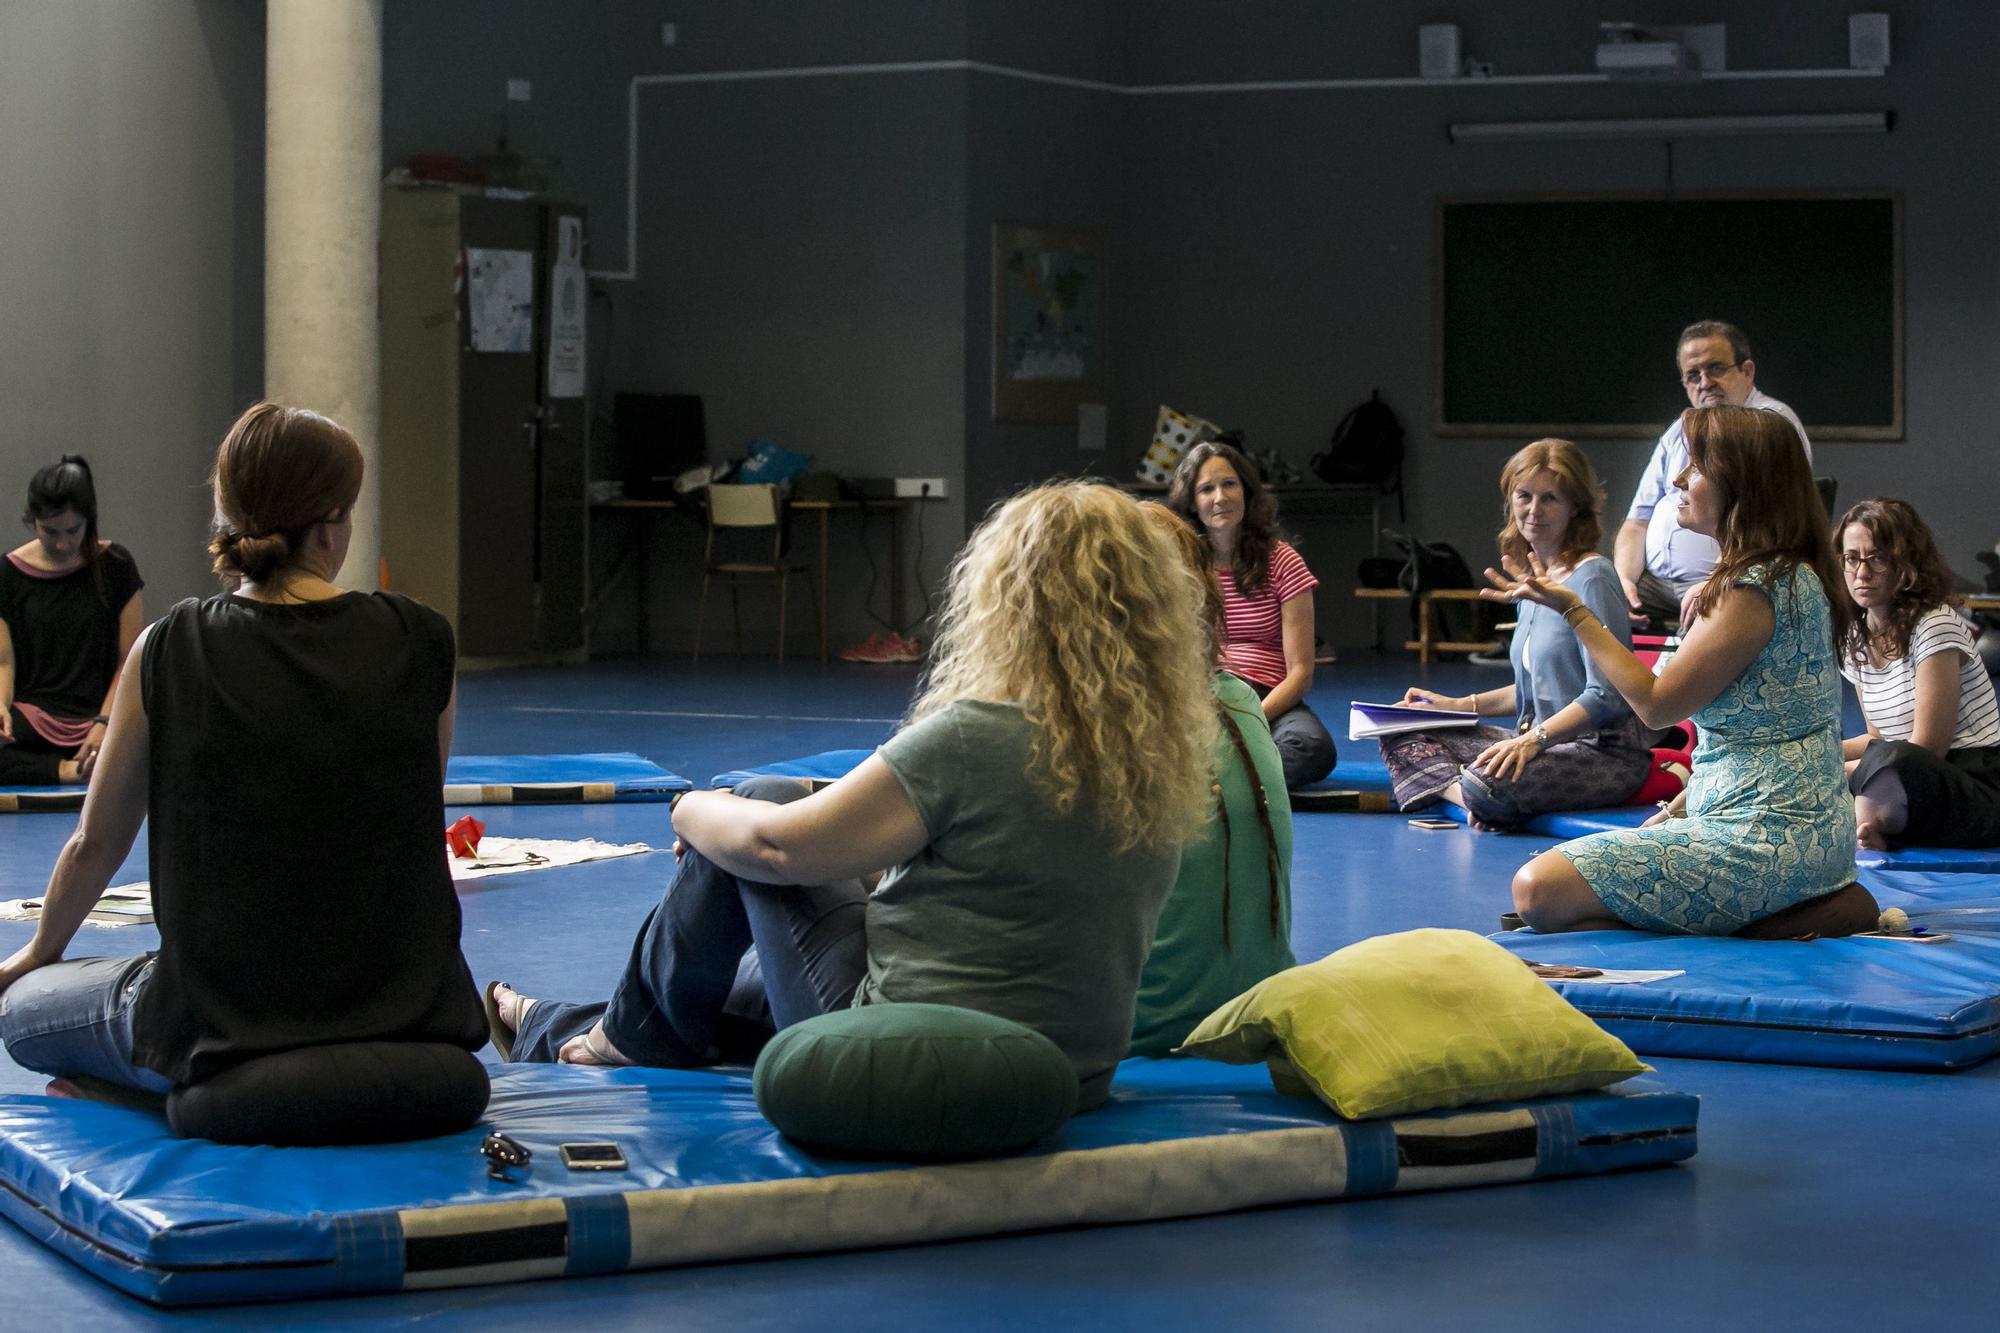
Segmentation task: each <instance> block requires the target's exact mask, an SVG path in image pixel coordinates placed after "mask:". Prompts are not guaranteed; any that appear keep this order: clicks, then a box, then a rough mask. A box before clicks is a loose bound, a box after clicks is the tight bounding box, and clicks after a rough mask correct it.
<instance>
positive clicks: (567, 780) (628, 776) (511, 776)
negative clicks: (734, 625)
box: [0, 750, 868, 815]
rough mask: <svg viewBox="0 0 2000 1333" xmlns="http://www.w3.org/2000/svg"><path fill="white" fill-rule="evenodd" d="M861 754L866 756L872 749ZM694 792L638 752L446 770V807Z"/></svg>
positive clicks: (31, 797) (33, 802) (66, 790)
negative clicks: (637, 753) (641, 756)
mask: <svg viewBox="0 0 2000 1333" xmlns="http://www.w3.org/2000/svg"><path fill="white" fill-rule="evenodd" d="M837 753H847V752H846V751H838V752H837ZM857 753H859V754H861V755H862V756H863V757H864V758H865V757H866V756H867V754H868V751H866V750H863V751H858V752H857ZM855 762H856V763H859V762H860V760H858V759H857V760H856V761H855ZM850 767H851V765H850ZM835 776H838V775H837V774H836V775H835ZM693 789H694V784H693V783H692V782H689V781H688V780H687V779H686V778H684V777H681V776H680V775H679V774H677V773H669V772H668V771H667V770H666V769H664V768H661V767H660V766H659V765H658V764H656V763H654V762H653V761H652V760H650V759H642V758H640V757H639V756H638V755H636V754H626V753H612V754H455V755H453V756H452V757H451V762H450V763H449V764H448V765H447V766H446V768H445V777H444V803H445V804H446V805H527V804H531V803H539V804H543V805H577V804H582V803H585V802H595V801H671V800H673V799H674V797H676V796H678V795H680V794H681V793H682V792H684V791H692V790H693ZM83 793H84V789H83V788H82V787H0V814H5V815H11V814H31V813H35V812H40V811H57V812H62V811H68V812H71V813H74V812H75V811H78V810H81V809H83Z"/></svg>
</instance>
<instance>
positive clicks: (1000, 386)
mask: <svg viewBox="0 0 2000 1333" xmlns="http://www.w3.org/2000/svg"><path fill="white" fill-rule="evenodd" d="M993 316H994V331H993V419H994V420H995V421H1027V422H1050V423H1054V424H1074V423H1075V421H1076V419H1077V417H1076V411H1077V408H1078V407H1079V406H1080V405H1081V404H1084V403H1101V402H1103V401H1104V354H1105V342H1104V233H1103V232H1101V231H1057V230H1054V229H1051V228H1047V227H1018V226H1009V225H1006V224H1002V225H1000V226H996V227H995V228H994V229H993Z"/></svg>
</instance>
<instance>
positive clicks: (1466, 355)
mask: <svg viewBox="0 0 2000 1333" xmlns="http://www.w3.org/2000/svg"><path fill="white" fill-rule="evenodd" d="M1901 214H1902V206H1901V200H1900V198H1899V197H1898V196H1896V195H1894V194H1888V193H1883V194H1868V195H1841V196H1825V195H1808V196H1788V197H1783V198H1755V199H1749V198H1740V197H1729V198H1709V197H1682V198H1675V199H1660V198H1630V197H1610V196H1602V195H1599V196H1590V197H1579V198H1550V197H1548V196H1538V197H1532V198H1529V197H1520V198H1504V199H1496V198H1490V197H1488V198H1479V199H1460V200H1452V199H1445V200H1440V201H1439V204H1438V209H1437V222H1436V272H1437V288H1436V295H1435V316H1436V347H1437V390H1436V419H1435V423H1434V424H1435V425H1436V428H1437V430H1438V433H1439V434H1441V435H1508V436H1531V435H1569V436H1598V437H1605V436H1621V437H1638V438H1644V437H1649V436H1652V435H1656V434H1658V433H1659V431H1660V430H1662V429H1663V428H1664V427H1665V425H1666V423H1667V422H1669V421H1671V420H1672V419H1673V417H1674V416H1675V415H1676V414H1677V413H1679V412H1680V411H1681V410H1682V409H1684V408H1685V407H1686V406H1687V398H1686V395H1685V394H1683V393H1682V392H1681V390H1680V387H1679V385H1678V384H1677V383H1676V382H1675V378H1674V359H1673V358H1674V350H1675V340H1676V338H1677V337H1678V336H1679V334H1680V331H1681V330H1682V329H1683V328H1685V327H1686V326H1687V325H1689V324H1691V323H1693V322H1694V321H1696V320H1698V319H1721V320H1727V321H1728V322H1730V323H1732V324H1735V325H1736V326H1737V327H1739V328H1740V329H1742V330H1743V333H1744V335H1745V336H1746V337H1747V338H1748V339H1749V340H1750V345H1751V351H1752V353H1753V354H1754V358H1755V360H1756V363H1757V387H1758V388H1760V389H1762V390H1764V392H1766V393H1769V394H1772V395H1773V396H1775V397H1777V398H1780V399H1782V400H1783V401H1784V402H1786V403H1787V404H1789V405H1790V406H1791V408H1792V410H1793V411H1795V412H1797V413H1798V414H1799V417H1800V419H1801V420H1803V421H1804V422H1805V424H1806V430H1807V432H1808V433H1809V434H1810V435H1811V436H1812V437H1813V438H1814V439H1848V440H1897V439H1901V438H1902V436H1903V282H1902V272H1903V265H1902V254H1901V245H1902V226H1901V222H1902V217H1901Z"/></svg>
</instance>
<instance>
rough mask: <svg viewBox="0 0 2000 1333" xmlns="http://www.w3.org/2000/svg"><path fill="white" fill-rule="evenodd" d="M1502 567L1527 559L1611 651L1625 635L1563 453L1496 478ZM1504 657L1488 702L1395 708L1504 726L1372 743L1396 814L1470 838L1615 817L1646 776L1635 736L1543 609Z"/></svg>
mask: <svg viewBox="0 0 2000 1333" xmlns="http://www.w3.org/2000/svg"><path fill="white" fill-rule="evenodd" d="M1500 506H1501V528H1500V537H1499V545H1500V559H1501V561H1502V562H1503V563H1504V564H1507V565H1510V566H1512V567H1514V568H1517V569H1525V568H1527V566H1528V562H1529V557H1530V556H1531V555H1532V556H1533V557H1534V559H1535V560H1537V561H1539V562H1540V567H1541V568H1542V569H1543V570H1544V571H1546V574H1547V577H1548V578H1549V579H1550V580H1552V581H1553V582H1556V583H1560V584H1563V585H1564V586H1566V587H1568V588H1569V590H1570V591H1571V592H1573V593H1575V594H1576V596H1577V597H1579V598H1580V599H1582V601H1583V604H1584V605H1586V606H1588V607H1590V609H1591V610H1592V611H1593V612H1595V613H1596V614H1597V616H1598V617H1599V618H1600V619H1602V620H1603V622H1604V623H1605V624H1606V625H1609V626H1612V627H1613V628H1612V630H1611V634H1612V637H1614V638H1616V639H1617V640H1618V643H1619V645H1620V646H1621V647H1624V648H1630V647H1631V646H1632V634H1631V629H1630V627H1629V625H1628V623H1627V621H1626V620H1624V619H1621V618H1620V617H1619V615H1618V614H1617V612H1618V607H1619V598H1620V597H1621V596H1622V587H1621V585H1620V584H1619V582H1618V571H1617V570H1616V569H1614V568H1613V567H1612V564H1611V562H1610V561H1609V560H1607V559H1605V558H1604V557H1603V556H1602V555H1599V554H1598V551H1597V544H1598V542H1599V541H1600V540H1601V539H1602V538H1603V536H1604V529H1603V526H1602V524H1601V522H1600V519H1599V516H1600V515H1601V514H1603V512H1604V488H1603V487H1602V486H1601V485H1599V484H1598V481H1597V473H1596V472H1595V471H1594V470H1593V469H1592V468H1591V466H1590V460H1589V459H1588V458H1585V457H1584V456H1583V451H1582V450H1581V449H1579V448H1577V447H1576V446H1575V445H1574V444H1571V443H1570V442H1569V441H1568V440H1554V439H1549V440H1536V441H1535V442H1534V443H1533V444H1530V445H1528V446H1527V447H1526V448H1524V449H1522V450H1521V451H1520V452H1519V453H1517V454H1515V455H1514V456H1513V457H1512V458H1510V459H1508V460H1507V466H1506V467H1504V468H1503V469H1501V472H1500ZM1508 657H1509V660H1510V664H1511V665H1512V666H1513V668H1514V679H1513V680H1512V681H1510V682H1509V683H1508V684H1506V685H1502V686H1501V687H1500V688H1499V689H1497V690H1480V691H1478V692H1477V693H1474V694H1467V695H1446V694H1436V693H1433V692H1432V691H1430V690H1425V689H1419V688H1417V687H1416V686H1411V687H1410V689H1409V691H1408V692H1407V693H1406V694H1405V695H1404V696H1403V702H1404V703H1405V704H1409V705H1412V706H1414V707H1418V708H1444V709H1455V710H1458V711H1462V712H1468V713H1479V714H1481V715H1482V716H1491V715H1499V716H1503V717H1505V718H1507V721H1508V725H1507V726H1506V727H1505V728H1501V727H1484V726H1482V727H1472V728H1467V729H1440V730H1437V731H1410V732H1404V733H1402V734H1400V735H1396V736H1384V737H1383V738H1382V758H1383V760H1384V762H1386V763H1387V764H1388V766H1389V776H1390V778H1391V780H1392V781H1393V783H1394V785H1395V794H1396V800H1397V802H1398V804H1399V805H1400V806H1401V807H1402V808H1403V809H1404V810H1415V809H1418V808H1419V807H1422V806H1425V805H1429V804H1430V803H1432V802H1433V801H1436V800H1438V799H1440V798H1442V799H1444V800H1446V801H1449V802H1451V803H1452V804H1453V805H1457V806H1461V807H1463V808H1464V810H1465V811H1466V813H1467V814H1468V815H1470V816H1471V817H1472V821H1473V823H1474V825H1475V826H1476V827H1479V828H1510V827H1512V826H1514V825H1516V824H1519V823H1522V822H1523V821H1525V820H1527V819H1530V818H1532V817H1533V816H1535V815H1538V814H1543V813H1546V812H1548V811H1552V810H1587V809H1590V808H1592V807H1593V806H1600V805H1623V804H1624V803H1625V802H1626V801H1628V800H1630V799H1631V798H1632V794H1633V793H1634V792H1636V791H1638V790H1639V787H1640V786H1641V784H1643V783H1644V782H1645V781H1646V775H1647V774H1648V773H1649V772H1650V771H1651V770H1652V766H1653V753H1652V751H1651V750H1650V749H1649V748H1648V747H1647V745H1646V740H1647V737H1646V734H1645V730H1644V729H1643V728H1642V727H1641V726H1640V725H1639V720H1638V719H1637V718H1636V717H1634V716H1633V715H1632V706H1631V705H1630V704H1628V703H1626V702H1625V700H1624V698H1623V697H1622V696H1621V695H1620V694H1619V693H1618V691H1617V689H1615V688H1614V687H1613V686H1612V684H1611V682H1610V680H1609V679H1608V678H1607V677H1606V676H1605V674H1604V672H1603V670H1602V669H1601V668H1600V667H1598V665H1597V664H1596V663H1595V662H1593V661H1592V660H1591V658H1590V655H1589V654H1587V653H1586V652H1584V650H1583V648H1582V646H1581V645H1580V644H1579V643H1578V642H1577V638H1576V631H1575V630H1573V629H1571V628H1570V627H1569V626H1568V625H1567V624H1565V623H1564V622H1563V618H1562V617H1561V616H1559V615H1557V614H1556V613H1555V612H1553V611H1551V610H1549V609H1548V608H1547V607H1543V606H1537V605H1535V604H1534V603H1533V602H1529V603H1527V604H1525V605H1523V606H1522V607H1521V611H1520V625H1519V627H1518V628H1517V629H1516V630H1515V631H1514V640H1513V643H1512V645H1511V647H1510V649H1509V652H1508Z"/></svg>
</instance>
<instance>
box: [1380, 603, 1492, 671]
mask: <svg viewBox="0 0 2000 1333" xmlns="http://www.w3.org/2000/svg"><path fill="white" fill-rule="evenodd" d="M1354 595H1355V596H1356V597H1359V598H1361V599H1362V600H1364V601H1376V602H1407V601H1409V600H1410V594H1409V593H1407V592H1405V591H1404V590H1403V589H1401V588H1356V589H1355V590H1354ZM1479 600H1480V597H1479V590H1478V589H1477V588H1432V589H1431V590H1430V591H1428V592H1426V593H1423V594H1421V595H1420V596H1419V597H1418V598H1417V637H1416V638H1414V639H1405V640H1404V641H1403V647H1404V649H1405V650H1407V651H1412V652H1415V653H1416V655H1417V661H1418V662H1420V663H1425V664H1428V663H1429V662H1430V660H1431V655H1432V654H1433V653H1492V652H1498V651H1499V649H1500V641H1499V640H1498V639H1483V640H1480V641H1479V642H1476V643H1468V642H1462V641H1460V640H1456V639H1442V638H1439V637H1438V635H1439V634H1440V633H1441V632H1442V631H1441V630H1439V628H1438V621H1437V608H1438V603H1440V602H1476V601H1479Z"/></svg>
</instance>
